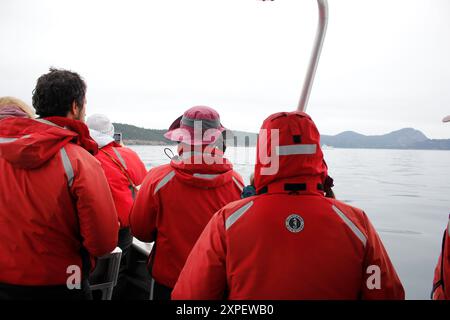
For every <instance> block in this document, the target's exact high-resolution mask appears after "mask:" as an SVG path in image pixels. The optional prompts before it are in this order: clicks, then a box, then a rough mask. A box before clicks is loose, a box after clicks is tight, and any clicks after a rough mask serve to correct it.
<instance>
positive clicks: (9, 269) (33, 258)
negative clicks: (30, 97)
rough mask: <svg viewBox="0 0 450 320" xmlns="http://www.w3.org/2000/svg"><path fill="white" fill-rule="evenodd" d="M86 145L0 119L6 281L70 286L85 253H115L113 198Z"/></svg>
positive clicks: (49, 127)
mask: <svg viewBox="0 0 450 320" xmlns="http://www.w3.org/2000/svg"><path fill="white" fill-rule="evenodd" d="M64 121H65V120H64ZM67 121H69V120H67ZM70 121H74V120H70ZM76 127H80V128H84V132H88V131H87V127H85V126H84V124H82V123H81V122H77V124H76ZM87 136H89V135H88V134H87ZM82 139H84V140H86V139H87V138H86V137H83V138H81V136H80V135H79V134H78V133H76V132H73V131H71V130H68V129H65V128H62V127H59V126H56V125H53V124H52V123H50V122H48V123H42V122H39V121H37V120H33V119H19V118H8V119H4V120H1V121H0V252H1V254H0V283H5V284H12V285H33V286H34V285H41V286H42V285H45V286H48V285H65V284H66V281H67V278H68V276H69V274H68V273H67V271H68V267H69V266H72V265H76V266H79V267H80V268H81V269H83V265H82V255H81V250H82V248H83V250H87V252H88V253H89V254H90V255H91V256H96V257H98V256H102V255H104V254H107V253H109V252H110V251H112V250H114V248H115V247H116V244H117V233H118V223H117V214H116V211H115V208H114V203H113V201H112V197H111V192H110V191H109V187H108V183H107V181H106V178H105V175H104V173H103V170H102V168H101V166H100V164H99V162H98V161H97V160H96V159H95V158H94V157H93V156H92V155H91V154H89V153H88V152H87V151H86V150H85V149H84V148H83V147H81V146H80V144H82V143H80V141H81V140H82ZM86 141H87V140H86ZM91 142H92V145H94V146H96V145H95V143H94V142H93V141H91ZM72 272H73V271H72Z"/></svg>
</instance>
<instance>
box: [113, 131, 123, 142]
mask: <svg viewBox="0 0 450 320" xmlns="http://www.w3.org/2000/svg"><path fill="white" fill-rule="evenodd" d="M114 141H115V142H117V143H118V144H122V132H116V133H114Z"/></svg>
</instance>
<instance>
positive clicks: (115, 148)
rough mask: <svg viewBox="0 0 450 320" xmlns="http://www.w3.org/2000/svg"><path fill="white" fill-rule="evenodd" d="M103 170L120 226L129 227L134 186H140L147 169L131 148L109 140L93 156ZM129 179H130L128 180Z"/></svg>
mask: <svg viewBox="0 0 450 320" xmlns="http://www.w3.org/2000/svg"><path fill="white" fill-rule="evenodd" d="M95 157H96V158H97V160H98V161H100V163H101V165H102V168H103V170H104V171H105V175H106V179H107V180H108V183H109V187H110V189H111V193H112V197H113V199H114V204H115V205H116V210H117V215H118V217H119V222H120V227H121V228H125V227H129V226H130V224H129V216H130V211H131V207H132V206H133V202H134V198H135V192H136V190H135V187H137V186H140V185H141V183H142V181H143V180H144V177H145V175H146V174H147V170H146V169H145V165H144V163H143V162H142V160H141V159H140V158H139V156H138V155H137V154H136V152H134V151H133V150H131V149H129V148H126V147H122V146H121V145H120V144H118V143H116V142H111V143H109V144H107V145H106V146H104V147H102V148H101V149H100V150H99V153H97V155H96V156H95ZM130 180H131V181H130Z"/></svg>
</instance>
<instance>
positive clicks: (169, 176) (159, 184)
mask: <svg viewBox="0 0 450 320" xmlns="http://www.w3.org/2000/svg"><path fill="white" fill-rule="evenodd" d="M173 177H175V171H170V172H169V173H168V174H167V175H166V176H165V177H164V178H162V180H161V181H160V182H159V183H158V184H157V185H156V188H155V192H153V194H156V193H157V192H158V191H159V189H161V188H162V187H164V186H165V185H166V184H167V182H169V181H170V180H172V178H173Z"/></svg>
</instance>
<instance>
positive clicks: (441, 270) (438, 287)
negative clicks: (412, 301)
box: [431, 216, 450, 300]
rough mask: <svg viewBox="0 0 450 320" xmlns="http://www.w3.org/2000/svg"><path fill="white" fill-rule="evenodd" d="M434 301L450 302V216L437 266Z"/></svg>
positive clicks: (433, 293)
mask: <svg viewBox="0 0 450 320" xmlns="http://www.w3.org/2000/svg"><path fill="white" fill-rule="evenodd" d="M431 296H432V299H433V300H450V216H449V222H448V226H447V229H446V230H445V233H444V238H443V240H442V252H441V256H440V257H439V261H438V263H437V265H436V270H435V272H434V281H433V292H432V294H431Z"/></svg>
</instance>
